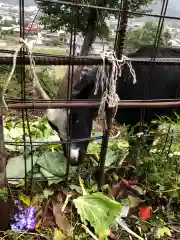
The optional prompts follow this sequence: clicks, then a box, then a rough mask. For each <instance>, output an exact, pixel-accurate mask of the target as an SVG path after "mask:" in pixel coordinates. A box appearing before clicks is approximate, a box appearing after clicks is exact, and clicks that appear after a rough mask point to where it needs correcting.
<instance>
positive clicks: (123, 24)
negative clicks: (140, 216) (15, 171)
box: [0, 0, 180, 190]
mask: <svg viewBox="0 0 180 240" xmlns="http://www.w3.org/2000/svg"><path fill="white" fill-rule="evenodd" d="M43 2H47V4H52V3H58V4H64V5H68V6H71V7H72V13H73V12H74V13H75V14H76V13H77V12H78V9H79V8H82V7H83V8H93V9H97V10H98V11H109V12H117V13H118V14H119V20H118V26H117V32H116V39H115V43H114V49H115V51H116V55H117V57H118V58H119V59H121V57H122V53H123V48H124V42H125V37H126V31H127V22H128V17H129V16H130V15H131V16H133V15H134V16H136V15H145V16H147V17H148V16H150V17H158V18H159V23H158V28H157V33H156V38H155V40H154V47H155V49H156V52H157V50H158V47H159V41H160V36H161V31H162V27H163V24H164V19H175V20H180V18H178V17H173V16H166V10H167V6H168V2H169V1H168V0H163V3H162V9H161V13H160V14H159V15H157V14H150V13H139V12H132V11H130V10H129V8H128V1H126V0H124V1H123V0H121V3H120V4H119V9H113V8H108V7H102V6H91V5H88V4H82V3H80V2H79V1H78V0H74V1H73V2H66V1H54V0H44V1H43ZM38 12H39V11H38ZM19 14H20V38H22V39H24V38H25V37H26V36H25V32H24V0H20V1H19ZM36 17H37V16H36ZM75 37H76V26H75V24H74V23H72V30H71V44H70V54H69V56H62V55H52V54H42V53H33V57H34V60H35V63H36V65H69V81H68V94H67V95H68V97H67V100H51V101H50V100H49V101H45V100H43V101H37V100H34V101H30V100H26V93H25V65H28V64H29V57H28V55H27V52H25V51H24V50H23V49H21V50H20V52H19V53H18V56H17V64H18V65H20V66H21V100H18V99H13V100H12V99H11V100H9V101H8V100H7V101H6V102H7V106H8V109H9V110H10V109H21V110H22V119H23V127H24V136H25V135H26V133H25V125H26V124H27V126H28V128H29V118H28V112H27V110H28V109H48V108H51V109H52V108H56V109H58V108H76V107H78V108H81V107H83V108H84V107H87V108H98V107H99V105H100V102H98V101H83V102H82V101H72V100H71V93H72V80H71V79H72V77H71V76H70V73H72V72H73V71H74V65H101V64H102V63H103V61H102V59H101V58H100V57H90V56H88V57H84V56H75V46H74V45H75V44H74V43H75ZM1 52H2V53H9V54H13V53H14V51H9V50H1ZM129 61H135V62H140V63H141V64H142V63H143V64H152V62H155V63H156V64H164V63H166V64H167V63H168V64H175V65H178V64H179V62H180V58H168V59H167V58H158V59H157V58H156V56H154V57H153V58H140V59H139V58H132V59H129ZM0 63H1V64H3V65H9V64H11V65H12V64H13V57H12V56H0ZM107 64H110V63H109V62H108V61H107ZM118 106H119V108H126V107H131V108H136V107H161V106H163V107H179V106H180V101H179V100H174V99H169V100H164V101H163V99H162V100H159V101H158V100H155V99H154V100H142V101H140V100H138V101H120V102H119V104H118ZM0 109H1V111H0V128H1V131H0V134H1V138H0V141H1V144H0V155H1V158H0V159H1V162H0V176H2V178H1V180H0V187H1V188H3V187H4V186H5V185H6V183H7V179H6V177H5V169H6V160H7V159H6V154H5V142H4V140H3V109H4V106H3V103H2V102H1V108H0ZM111 126H112V109H108V110H107V128H106V129H104V132H103V137H102V145H101V152H100V160H99V166H98V168H99V170H100V176H101V177H100V182H99V183H98V186H99V190H101V188H102V185H103V182H104V165H105V159H106V152H107V146H108V140H109V132H110V129H111ZM29 132H30V131H29ZM29 135H30V134H29ZM29 138H30V145H31V147H32V145H33V143H32V140H31V136H29ZM78 140H79V139H78ZM78 140H77V141H78ZM70 141H71V140H70V139H68V142H70ZM9 144H10V143H9ZM19 144H23V145H24V150H25V147H26V144H28V143H26V141H25V137H24V139H23V141H22V142H21V143H19ZM25 161H26V159H25ZM32 161H33V156H32ZM67 165H68V163H67ZM25 168H26V164H25ZM67 169H68V167H67ZM25 170H26V169H25ZM32 178H33V176H32ZM32 178H31V179H30V180H31V182H32V180H33V179H32ZM26 182H27V176H26V174H25V185H26Z"/></svg>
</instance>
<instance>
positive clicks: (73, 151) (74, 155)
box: [70, 147, 79, 161]
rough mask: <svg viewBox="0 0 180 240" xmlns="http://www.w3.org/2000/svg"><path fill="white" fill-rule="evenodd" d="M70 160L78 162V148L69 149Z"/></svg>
mask: <svg viewBox="0 0 180 240" xmlns="http://www.w3.org/2000/svg"><path fill="white" fill-rule="evenodd" d="M70 158H71V159H72V160H74V161H78V158H79V148H73V147H71V148H70Z"/></svg>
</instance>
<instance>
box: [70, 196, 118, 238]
mask: <svg viewBox="0 0 180 240" xmlns="http://www.w3.org/2000/svg"><path fill="white" fill-rule="evenodd" d="M73 201H74V204H75V207H76V208H77V211H78V214H79V215H80V217H81V221H82V222H83V223H84V224H86V221H89V222H90V224H91V226H92V227H94V229H95V232H96V234H98V235H99V236H100V235H101V234H102V233H107V231H108V230H109V225H110V224H112V223H113V222H114V221H115V219H116V217H117V216H119V214H120V209H121V205H120V203H119V202H116V201H114V200H111V199H110V198H108V197H106V196H105V195H104V194H102V193H93V194H86V195H83V196H80V197H78V198H77V199H74V200H73ZM104 237H105V236H104Z"/></svg>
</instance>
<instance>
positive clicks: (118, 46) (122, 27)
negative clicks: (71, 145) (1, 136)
mask: <svg viewBox="0 0 180 240" xmlns="http://www.w3.org/2000/svg"><path fill="white" fill-rule="evenodd" d="M122 1H123V0H122ZM120 8H122V9H123V11H122V12H121V14H120V15H119V17H121V19H120V24H119V26H118V27H119V29H118V30H117V36H116V43H115V51H116V56H117V58H118V59H120V58H121V57H122V53H123V48H124V41H125V37H126V29H127V22H128V2H127V1H126V0H124V1H123V2H121V6H120ZM120 11H121V9H120ZM110 71H111V68H110ZM106 108H107V111H106V119H107V121H106V123H107V127H106V129H104V134H103V138H102V145H101V152H100V164H99V169H98V172H99V176H100V178H99V179H98V190H99V191H102V187H103V185H104V167H105V161H106V154H107V148H108V142H109V132H110V130H111V127H112V117H113V109H112V108H108V106H106Z"/></svg>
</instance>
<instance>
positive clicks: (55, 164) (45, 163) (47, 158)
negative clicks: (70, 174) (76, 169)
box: [37, 151, 67, 177]
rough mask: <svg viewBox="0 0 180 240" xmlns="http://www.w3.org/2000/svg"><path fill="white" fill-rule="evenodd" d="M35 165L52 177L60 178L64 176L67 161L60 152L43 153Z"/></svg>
mask: <svg viewBox="0 0 180 240" xmlns="http://www.w3.org/2000/svg"><path fill="white" fill-rule="evenodd" d="M37 164H38V165H39V166H40V167H41V168H43V169H44V170H46V171H48V172H49V173H51V174H52V175H55V176H59V177H62V176H64V175H65V174H66V164H67V160H66V158H65V157H64V154H63V153H62V152H60V151H59V152H45V153H44V154H42V155H41V156H40V157H39V159H38V161H37Z"/></svg>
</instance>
